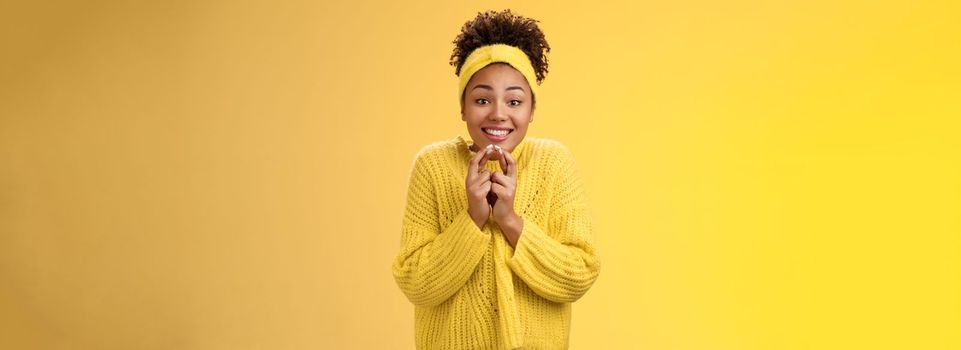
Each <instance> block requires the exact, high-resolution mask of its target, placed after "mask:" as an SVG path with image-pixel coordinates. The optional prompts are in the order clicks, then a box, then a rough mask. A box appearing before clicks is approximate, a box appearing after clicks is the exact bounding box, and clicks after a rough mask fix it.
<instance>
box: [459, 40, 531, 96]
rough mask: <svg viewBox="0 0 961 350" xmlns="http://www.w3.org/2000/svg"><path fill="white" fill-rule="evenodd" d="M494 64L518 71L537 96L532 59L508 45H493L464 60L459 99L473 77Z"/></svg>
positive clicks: (475, 52) (473, 52) (481, 48)
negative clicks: (498, 63)
mask: <svg viewBox="0 0 961 350" xmlns="http://www.w3.org/2000/svg"><path fill="white" fill-rule="evenodd" d="M494 62H504V63H507V64H510V65H511V67H514V69H517V71H519V72H521V74H522V75H524V78H526V79H527V85H530V86H531V94H532V95H537V79H536V77H537V75H535V74H534V66H532V65H531V60H530V58H528V57H527V54H525V53H524V51H521V49H519V48H517V47H514V46H510V45H507V44H492V45H486V46H481V47H478V48H476V49H474V51H471V53H470V55H467V58H466V59H464V65H463V66H461V69H460V87H459V88H458V89H457V99H461V98H462V97H463V94H464V88H466V87H467V82H468V81H470V78H471V76H473V75H474V73H477V71H479V70H481V68H484V67H486V66H487V65H488V64H491V63H494Z"/></svg>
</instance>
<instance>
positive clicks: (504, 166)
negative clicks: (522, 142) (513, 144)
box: [497, 147, 508, 174]
mask: <svg viewBox="0 0 961 350" xmlns="http://www.w3.org/2000/svg"><path fill="white" fill-rule="evenodd" d="M497 151H498V152H500V155H501V156H500V157H499V158H497V162H498V163H499V164H500V165H501V171H503V172H504V173H505V174H506V173H507V159H505V158H507V153H508V152H507V151H505V150H504V149H503V148H500V147H497Z"/></svg>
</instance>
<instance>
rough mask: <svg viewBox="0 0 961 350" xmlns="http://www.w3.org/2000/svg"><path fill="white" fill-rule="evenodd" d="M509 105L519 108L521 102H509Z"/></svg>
mask: <svg viewBox="0 0 961 350" xmlns="http://www.w3.org/2000/svg"><path fill="white" fill-rule="evenodd" d="M515 102H516V103H515ZM510 104H511V106H520V105H521V101H520V100H511V102H510Z"/></svg>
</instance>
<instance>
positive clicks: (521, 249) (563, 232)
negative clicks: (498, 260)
mask: <svg viewBox="0 0 961 350" xmlns="http://www.w3.org/2000/svg"><path fill="white" fill-rule="evenodd" d="M557 156H558V158H559V160H558V162H559V163H560V166H559V167H558V168H557V170H558V178H557V180H556V182H555V184H554V190H555V197H554V201H553V203H552V205H551V209H550V214H549V215H548V225H547V227H546V228H545V227H541V226H540V225H538V224H537V223H536V222H535V220H533V219H532V218H530V217H528V215H526V214H521V215H520V216H521V218H523V219H524V226H523V228H522V230H521V235H520V238H519V239H518V241H517V244H516V247H515V249H514V252H513V256H512V257H511V258H510V259H509V260H508V266H510V268H511V270H512V271H514V273H515V274H516V275H517V276H518V277H520V278H521V280H523V281H524V282H525V283H526V284H527V285H528V286H529V287H530V288H531V289H532V290H533V291H534V292H535V293H537V294H538V295H540V296H542V297H544V298H545V299H548V300H551V301H554V302H563V303H570V302H574V301H577V300H578V299H580V298H581V297H582V296H583V295H584V294H585V293H587V290H588V289H590V288H591V286H592V285H593V284H594V281H595V280H597V277H598V274H599V273H600V260H599V259H598V256H597V252H596V250H595V248H594V232H593V228H592V220H591V217H590V214H589V212H588V209H587V200H586V198H585V190H584V185H583V181H582V179H581V177H580V173H579V172H578V170H577V167H576V164H575V162H574V158H573V155H572V154H571V153H570V151H569V150H567V149H566V148H562V149H561V150H560V152H558V155H557Z"/></svg>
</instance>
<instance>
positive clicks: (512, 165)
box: [466, 144, 523, 247]
mask: <svg viewBox="0 0 961 350" xmlns="http://www.w3.org/2000/svg"><path fill="white" fill-rule="evenodd" d="M495 155H499V157H497V158H498V159H497V160H498V161H499V162H500V166H501V169H502V170H504V172H503V173H501V172H493V171H491V170H490V169H487V168H485V167H484V165H485V164H487V161H489V160H491V159H492V158H493V157H494V156H495ZM466 187H467V212H468V214H470V217H471V219H473V220H474V223H475V224H477V227H479V228H482V229H483V228H484V223H486V222H487V220H488V219H490V218H493V221H494V223H496V224H497V225H498V226H500V228H501V231H503V232H504V238H506V239H507V242H508V243H510V245H511V247H514V246H515V244H516V243H517V239H518V238H520V233H521V228H522V227H523V220H522V219H521V217H520V216H518V215H517V213H515V212H514V194H515V191H516V190H517V163H516V161H515V160H514V157H513V156H511V154H510V152H507V151H505V150H504V149H502V148H500V147H499V146H497V145H493V144H491V145H487V147H486V148H484V149H482V150H480V151H478V152H477V155H475V156H474V158H471V160H470V163H469V165H468V169H467V180H466Z"/></svg>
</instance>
